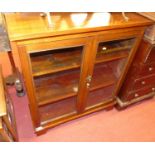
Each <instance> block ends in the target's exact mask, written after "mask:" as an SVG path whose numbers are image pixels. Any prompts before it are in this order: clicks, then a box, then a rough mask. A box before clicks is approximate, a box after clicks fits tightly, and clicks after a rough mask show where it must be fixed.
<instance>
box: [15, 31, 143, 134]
mask: <svg viewBox="0 0 155 155" xmlns="http://www.w3.org/2000/svg"><path fill="white" fill-rule="evenodd" d="M102 33H103V34H102ZM102 33H101V34H100V33H93V34H92V35H90V36H85V37H73V38H72V37H70V36H66V37H63V38H61V37H56V38H54V39H53V38H45V39H41V40H40V39H38V40H35V41H33V42H30V43H29V42H25V44H23V43H22V44H21V45H18V50H19V54H20V60H21V65H22V71H23V75H24V80H25V83H26V89H27V93H28V97H29V101H30V111H31V116H32V120H33V123H34V127H35V129H36V132H39V131H41V130H44V129H47V128H49V127H52V126H55V125H58V124H60V123H63V122H66V121H68V120H71V119H74V118H77V117H80V116H83V115H85V114H88V113H91V112H93V111H96V110H100V109H103V108H105V107H108V106H110V105H111V106H112V105H114V104H115V103H116V102H115V98H116V95H117V93H118V91H119V88H120V86H121V83H122V80H123V78H124V77H125V74H126V72H127V69H128V68H129V66H130V63H131V61H132V58H133V57H134V54H135V52H136V48H137V46H138V43H139V40H140V38H141V36H142V33H141V31H140V30H138V29H136V30H134V31H133V29H127V30H126V29H125V30H121V31H120V30H115V31H108V33H107V32H106V31H105V32H102Z"/></svg>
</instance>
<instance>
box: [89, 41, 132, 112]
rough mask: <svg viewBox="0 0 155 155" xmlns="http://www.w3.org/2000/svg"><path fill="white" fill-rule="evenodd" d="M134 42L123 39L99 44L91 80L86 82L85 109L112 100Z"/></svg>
mask: <svg viewBox="0 0 155 155" xmlns="http://www.w3.org/2000/svg"><path fill="white" fill-rule="evenodd" d="M134 41H135V39H125V40H116V41H109V42H101V43H99V46H98V49H97V54H96V59H95V65H94V70H93V75H92V78H91V80H87V87H89V94H88V98H87V109H89V108H90V107H93V106H95V105H97V104H101V103H104V102H106V101H108V100H111V99H113V97H114V94H113V92H114V90H115V87H116V84H117V82H118V80H119V78H120V76H121V75H122V73H123V69H124V66H125V64H126V62H127V60H128V56H129V53H130V51H131V49H132V47H133V44H134Z"/></svg>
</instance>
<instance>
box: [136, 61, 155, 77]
mask: <svg viewBox="0 0 155 155" xmlns="http://www.w3.org/2000/svg"><path fill="white" fill-rule="evenodd" d="M151 74H155V63H154V64H147V65H142V67H141V70H140V72H139V77H143V76H148V75H151Z"/></svg>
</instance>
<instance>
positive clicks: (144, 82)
mask: <svg viewBox="0 0 155 155" xmlns="http://www.w3.org/2000/svg"><path fill="white" fill-rule="evenodd" d="M146 86H147V87H148V86H150V87H151V86H155V74H153V75H151V76H147V77H144V78H140V79H136V80H135V81H134V85H133V90H138V89H142V88H144V87H146Z"/></svg>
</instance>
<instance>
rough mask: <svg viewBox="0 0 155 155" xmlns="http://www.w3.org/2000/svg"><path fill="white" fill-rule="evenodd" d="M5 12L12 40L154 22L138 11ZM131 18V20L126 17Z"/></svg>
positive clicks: (143, 24) (145, 24)
mask: <svg viewBox="0 0 155 155" xmlns="http://www.w3.org/2000/svg"><path fill="white" fill-rule="evenodd" d="M40 14H41V13H39V12H37V13H30V12H27V13H5V19H6V24H7V29H8V34H9V38H10V40H11V41H16V40H25V39H33V38H41V37H50V36H58V35H67V34H78V33H85V32H95V31H101V30H110V29H118V28H126V27H134V26H147V25H152V24H153V23H154V22H153V21H152V20H150V19H148V18H146V17H143V16H141V15H139V14H137V13H125V16H126V17H127V18H125V16H124V15H123V14H122V13H107V12H104V13H67V12H65V13H50V18H49V19H50V20H49V22H48V16H44V17H42V16H41V15H40ZM126 19H128V20H126Z"/></svg>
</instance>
